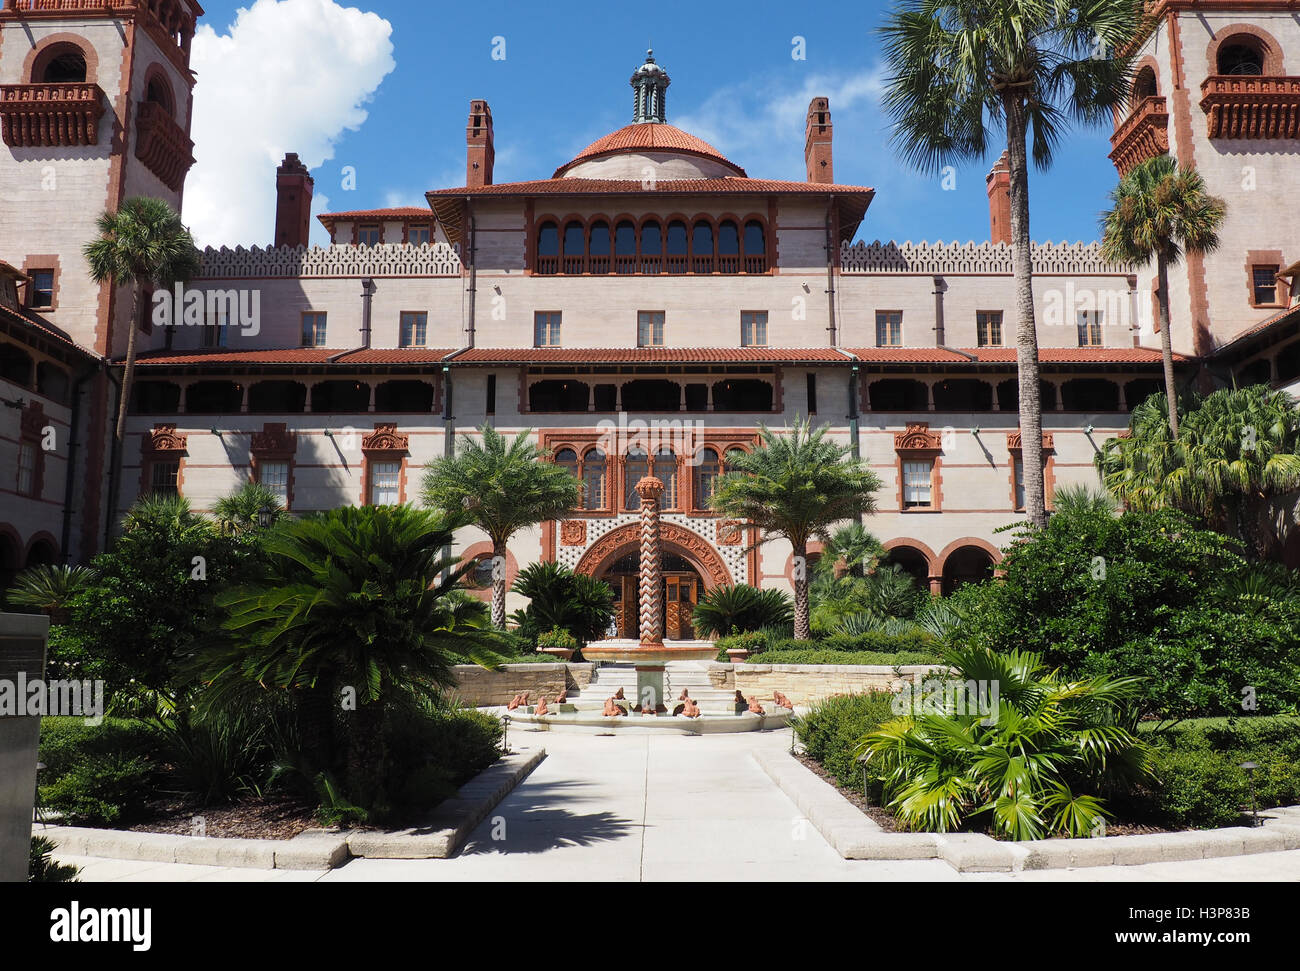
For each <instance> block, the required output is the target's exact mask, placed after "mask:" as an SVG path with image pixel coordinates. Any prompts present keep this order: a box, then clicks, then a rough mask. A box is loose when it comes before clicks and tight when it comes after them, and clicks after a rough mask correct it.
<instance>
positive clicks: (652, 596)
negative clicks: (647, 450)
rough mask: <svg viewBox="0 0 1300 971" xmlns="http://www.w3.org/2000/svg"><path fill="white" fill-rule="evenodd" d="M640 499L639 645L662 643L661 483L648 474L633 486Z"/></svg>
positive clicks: (662, 487) (662, 485) (662, 488)
mask: <svg viewBox="0 0 1300 971" xmlns="http://www.w3.org/2000/svg"><path fill="white" fill-rule="evenodd" d="M636 494H637V495H638V496H640V497H641V591H640V607H641V643H642V644H662V643H663V630H662V625H663V596H664V594H663V571H662V561H661V559H660V556H659V499H660V497H661V496H662V495H663V494H664V484H663V482H661V481H660V480H659V479H657V478H655V477H654V476H653V475H647V476H645V477H644V478H643V479H641V481H639V482H638V483H637V484H636Z"/></svg>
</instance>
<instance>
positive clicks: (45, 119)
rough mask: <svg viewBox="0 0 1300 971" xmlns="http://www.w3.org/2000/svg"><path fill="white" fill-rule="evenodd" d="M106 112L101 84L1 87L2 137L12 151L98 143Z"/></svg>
mask: <svg viewBox="0 0 1300 971" xmlns="http://www.w3.org/2000/svg"><path fill="white" fill-rule="evenodd" d="M103 113H104V92H103V91H102V90H101V89H100V87H99V85H98V84H84V83H82V84H3V85H0V135H2V136H3V138H4V143H5V144H6V145H8V146H10V147H12V148H49V147H55V146H68V145H95V144H98V142H99V119H100V116H101V115H103Z"/></svg>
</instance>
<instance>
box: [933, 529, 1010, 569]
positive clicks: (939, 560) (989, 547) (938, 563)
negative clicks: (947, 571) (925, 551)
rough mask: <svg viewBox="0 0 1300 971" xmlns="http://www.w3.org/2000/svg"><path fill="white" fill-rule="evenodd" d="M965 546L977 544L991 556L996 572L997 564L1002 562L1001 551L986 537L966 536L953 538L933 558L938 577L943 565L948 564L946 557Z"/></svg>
mask: <svg viewBox="0 0 1300 971" xmlns="http://www.w3.org/2000/svg"><path fill="white" fill-rule="evenodd" d="M966 546H978V547H979V548H980V549H982V550H983V551H984V552H986V553H988V554H989V555H990V556H991V557H993V568H994V571H995V572H998V570H997V567H998V564H1000V563H1001V562H1002V551H1001V550H1000V549H998V548H997V547H996V546H994V545H993V544H992V543H990V542H989V541H988V540H986V539H980V538H979V537H978V536H967V537H965V538H964V539H955V540H953V541H952V542H951V543H949V544H948V545H947V546H945V547H944V548H943V550H942V551H940V553H939V555H938V556H937V557H936V558H935V567H936V570H937V571H938V574H939V576H940V577H942V576H943V570H944V567H946V566H947V565H948V557H950V556H952V554H953V553H955V552H957V551H958V550H959V549H962V548H963V547H966Z"/></svg>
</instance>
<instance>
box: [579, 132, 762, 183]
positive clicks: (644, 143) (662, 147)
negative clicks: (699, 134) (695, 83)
mask: <svg viewBox="0 0 1300 971" xmlns="http://www.w3.org/2000/svg"><path fill="white" fill-rule="evenodd" d="M638 150H647V151H656V150H657V151H670V152H688V153H690V154H691V155H700V156H704V157H705V158H711V159H713V160H714V161H716V162H721V163H722V164H723V165H726V166H728V167H729V168H732V169H735V170H736V172H737V173H738V174H740V175H744V174H745V170H744V169H742V168H741V167H740V166H739V165H737V164H736V163H734V162H731V161H728V160H727V159H726V158H724V157H723V155H722V153H721V152H719V151H718V150H717V149H716V148H714V147H713V146H712V145H710V144H709V143H708V142H706V141H704V140H703V139H701V138H696V137H695V136H694V135H692V134H690V133H689V132H684V131H682V130H681V129H680V128H677V127H676V126H674V125H668V124H664V123H663V122H642V123H640V124H635V125H627V126H625V127H623V128H620V129H619V130H618V131H614V132H610V133H609V134H608V135H606V136H605V137H604V138H598V139H596V141H594V142H592V143H591V144H590V145H588V146H587V147H586V148H584V149H583V150H582V151H581V152H579V153H578V154H577V155H575V156H574V157H573V159H572V161H569V162H566V163H565V164H564V165H561V166H560V167H559V168H558V169H556V170H555V176H556V178H559V177H560V175H561V173H563V172H564V171H565V170H566V169H569V168H572V167H573V166H575V165H577V164H578V163H579V162H585V161H586V160H588V159H592V158H596V157H598V156H601V155H612V154H614V153H616V152H635V151H638Z"/></svg>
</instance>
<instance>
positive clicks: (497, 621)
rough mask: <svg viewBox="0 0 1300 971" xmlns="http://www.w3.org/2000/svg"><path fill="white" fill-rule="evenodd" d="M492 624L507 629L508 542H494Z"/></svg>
mask: <svg viewBox="0 0 1300 971" xmlns="http://www.w3.org/2000/svg"><path fill="white" fill-rule="evenodd" d="M492 626H493V627H495V628H496V629H497V630H505V629H506V544H505V543H496V542H494V543H493V544H492Z"/></svg>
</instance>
